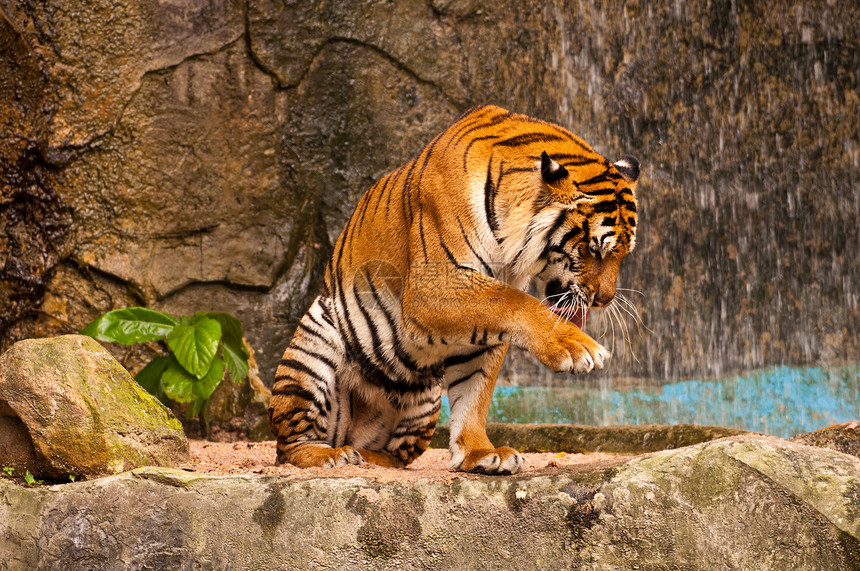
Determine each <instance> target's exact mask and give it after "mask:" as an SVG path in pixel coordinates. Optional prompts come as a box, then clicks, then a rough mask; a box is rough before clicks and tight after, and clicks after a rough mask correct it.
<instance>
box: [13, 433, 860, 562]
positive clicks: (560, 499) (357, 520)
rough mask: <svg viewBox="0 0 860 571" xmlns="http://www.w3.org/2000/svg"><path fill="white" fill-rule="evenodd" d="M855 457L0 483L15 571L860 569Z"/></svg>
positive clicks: (748, 449)
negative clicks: (513, 472) (413, 475)
mask: <svg viewBox="0 0 860 571" xmlns="http://www.w3.org/2000/svg"><path fill="white" fill-rule="evenodd" d="M858 539H860V460H858V459H857V458H854V457H852V456H848V455H843V454H840V453H838V452H834V451H830V450H823V449H816V448H812V447H807V446H802V445H799V444H795V443H790V442H786V441H783V440H779V439H775V438H768V437H750V436H741V437H734V438H731V439H724V440H719V441H716V442H712V443H707V444H700V445H697V446H693V447H689V448H683V449H680V450H672V451H666V452H660V453H656V454H653V455H650V456H646V457H640V458H636V459H633V460H631V461H629V462H628V463H627V464H626V465H623V466H620V467H617V466H616V467H611V466H606V465H592V466H582V467H577V468H568V469H565V470H559V469H551V470H547V471H546V472H544V473H537V474H530V475H520V476H511V477H490V476H476V475H471V476H470V475H455V474H452V475H451V478H450V479H446V480H444V481H438V480H430V479H418V480H417V481H409V482H403V483H397V482H391V481H378V480H372V479H368V478H338V477H332V478H302V477H281V478H277V477H250V476H249V477H221V478H212V477H202V476H199V475H197V474H191V473H186V472H181V471H176V470H169V469H164V468H142V469H138V470H134V471H132V472H128V473H124V474H121V475H118V476H111V477H107V478H103V479H100V480H94V481H88V482H81V483H76V484H66V485H61V486H53V487H49V488H25V487H21V486H17V485H15V484H13V483H10V482H8V481H4V480H0V561H3V562H4V563H5V568H6V569H9V570H17V569H33V568H52V567H57V566H59V565H61V566H62V567H63V568H64V569H69V570H76V569H88V570H98V569H114V568H116V567H117V565H119V566H122V567H124V568H128V569H142V568H150V569H152V568H172V569H223V568H236V569H240V568H241V569H248V568H253V569H261V570H266V569H314V568H320V569H345V568H352V569H358V568H361V569H422V570H423V569H590V570H602V569H636V568H639V569H714V570H717V569H719V570H724V569H742V570H744V571H750V570H757V569H810V570H822V571H824V570H827V571H835V570H842V569H858V568H860V559H858V557H860V541H858Z"/></svg>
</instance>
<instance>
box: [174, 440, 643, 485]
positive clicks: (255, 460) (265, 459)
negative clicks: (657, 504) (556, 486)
mask: <svg viewBox="0 0 860 571" xmlns="http://www.w3.org/2000/svg"><path fill="white" fill-rule="evenodd" d="M188 442H189V444H190V448H191V461H190V462H189V463H188V464H187V465H184V466H179V468H182V469H184V470H189V471H193V472H197V473H200V474H206V475H210V476H226V475H236V474H250V475H294V476H300V477H353V476H361V477H365V478H374V479H379V480H386V481H414V480H418V479H424V478H429V479H434V480H448V479H451V478H453V477H456V476H457V473H456V472H451V471H449V470H448V456H449V455H448V451H447V450H441V449H430V450H427V451H426V452H425V453H424V454H422V455H421V456H419V457H418V459H416V460H415V462H413V463H412V464H411V465H410V466H408V467H407V468H402V469H396V468H383V467H381V466H375V465H372V464H362V465H360V466H340V467H337V468H308V469H302V468H296V467H295V466H291V465H282V466H276V465H275V442H274V441H268V442H211V441H207V440H192V439H189V441H188ZM523 457H524V458H525V461H526V466H525V470H524V471H525V472H526V473H529V472H547V471H549V472H552V471H555V470H554V469H558V468H567V467H572V466H583V467H584V465H592V464H597V465H601V466H607V465H614V464H618V463H620V462H622V461H624V459H626V458H629V457H625V456H619V455H616V454H601V453H594V454H567V453H564V452H561V453H555V452H548V453H531V454H523Z"/></svg>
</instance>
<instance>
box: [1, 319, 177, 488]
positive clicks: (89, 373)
mask: <svg viewBox="0 0 860 571" xmlns="http://www.w3.org/2000/svg"><path fill="white" fill-rule="evenodd" d="M0 401H2V402H3V403H5V406H3V407H0V413H3V415H4V416H5V417H6V418H5V419H4V422H6V423H7V424H16V421H17V423H20V425H19V426H21V427H23V428H25V429H26V430H19V431H18V436H19V437H20V438H29V439H30V440H29V442H30V446H31V450H32V453H30V454H23V455H19V456H18V457H9V456H7V455H8V454H11V453H12V452H14V450H13V449H12V448H11V447H10V448H7V447H4V449H3V450H0V463H2V464H3V465H4V466H12V467H16V466H17V467H20V468H21V471H22V473H23V470H30V472H31V473H33V474H34V475H35V476H37V477H46V478H64V477H67V476H69V475H75V476H78V475H100V474H113V473H117V472H122V471H125V470H129V469H132V468H136V467H139V466H146V465H151V464H155V465H173V464H176V463H179V462H183V461H184V460H186V459H187V457H188V442H187V440H186V438H185V434H184V433H183V431H182V426H181V424H180V423H179V421H178V420H177V419H176V418H175V417H174V416H173V415H172V413H171V412H170V411H169V410H168V409H167V408H165V407H164V405H162V404H161V403H160V402H158V400H157V399H156V398H154V397H152V396H151V395H150V394H148V393H147V392H146V391H144V390H143V389H142V388H141V387H140V385H138V384H137V383H136V382H135V381H134V379H133V378H132V377H131V375H130V374H129V373H128V371H126V370H125V369H124V368H123V367H122V365H120V364H119V363H118V362H117V361H116V360H115V359H114V358H113V357H112V356H111V355H110V353H108V352H107V351H106V350H105V349H104V348H103V347H102V346H101V345H100V344H99V343H98V342H97V341H95V340H94V339H92V338H90V337H85V336H81V335H65V336H61V337H56V338H50V339H38V340H36V339H32V340H25V341H20V342H18V343H16V344H15V345H14V346H13V347H12V348H11V349H9V350H8V351H7V352H6V353H4V354H3V355H2V356H0ZM27 445H28V443H27V442H23V443H20V444H19V446H20V447H21V448H22V450H23V449H27Z"/></svg>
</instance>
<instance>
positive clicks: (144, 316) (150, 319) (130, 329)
mask: <svg viewBox="0 0 860 571" xmlns="http://www.w3.org/2000/svg"><path fill="white" fill-rule="evenodd" d="M176 324H177V321H176V319H174V318H173V317H172V316H170V315H167V314H166V313H161V312H160V311H155V310H154V309H149V308H146V307H129V308H126V309H115V310H113V311H108V312H107V313H105V314H104V315H102V316H101V317H98V318H96V319H95V320H94V321H93V322H92V323H90V324H89V325H87V326H86V327H84V329H83V330H82V331H81V333H83V334H84V335H89V336H90V337H94V338H95V339H98V340H99V341H108V342H112V343H122V344H123V345H133V344H135V343H143V342H144V341H154V340H156V339H162V338H164V336H165V335H168V334H169V333H170V332H171V331H172V330H173V328H174V327H175V326H176Z"/></svg>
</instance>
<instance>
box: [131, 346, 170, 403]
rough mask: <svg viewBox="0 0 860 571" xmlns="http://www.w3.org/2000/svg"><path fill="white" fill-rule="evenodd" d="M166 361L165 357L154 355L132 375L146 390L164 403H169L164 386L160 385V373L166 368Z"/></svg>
mask: <svg viewBox="0 0 860 571" xmlns="http://www.w3.org/2000/svg"><path fill="white" fill-rule="evenodd" d="M167 362H168V358H167V357H156V358H154V359H153V360H152V361H150V362H149V364H148V365H147V366H145V367H144V368H143V369H141V371H140V372H139V373H138V374H137V375H136V376H135V377H134V380H135V381H137V383H138V384H139V385H140V386H141V387H143V388H144V390H145V391H146V392H148V393H149V394H151V395H152V396H154V397H155V398H157V399H158V400H160V401H161V402H162V403H164V404H165V405H167V404H170V402H169V401H168V399H167V395H165V394H164V388H163V387H162V386H161V374H162V373H163V372H164V369H165V368H167Z"/></svg>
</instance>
